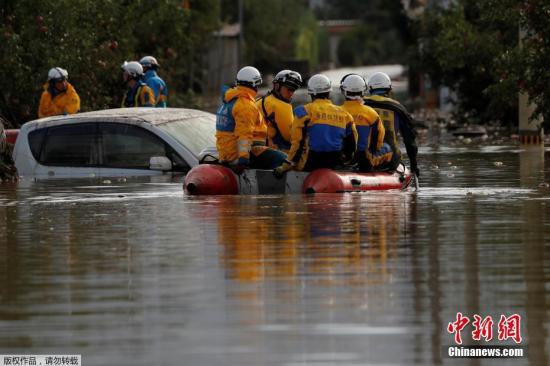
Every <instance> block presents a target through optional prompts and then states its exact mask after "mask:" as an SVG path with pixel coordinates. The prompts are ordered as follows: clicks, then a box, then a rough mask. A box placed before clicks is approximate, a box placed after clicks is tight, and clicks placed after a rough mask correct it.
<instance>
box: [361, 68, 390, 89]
mask: <svg viewBox="0 0 550 366" xmlns="http://www.w3.org/2000/svg"><path fill="white" fill-rule="evenodd" d="M367 85H368V87H369V91H372V90H375V89H391V79H390V77H389V76H388V74H386V73H383V72H375V73H374V74H372V75H371V76H370V77H369V80H368V81H367Z"/></svg>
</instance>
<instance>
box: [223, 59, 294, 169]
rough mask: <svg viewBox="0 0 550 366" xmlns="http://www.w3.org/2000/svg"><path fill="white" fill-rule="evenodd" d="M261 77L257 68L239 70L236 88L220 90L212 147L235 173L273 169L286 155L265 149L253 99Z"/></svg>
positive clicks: (263, 128) (262, 126)
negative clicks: (214, 145)
mask: <svg viewBox="0 0 550 366" xmlns="http://www.w3.org/2000/svg"><path fill="white" fill-rule="evenodd" d="M261 84H262V76H261V74H260V72H259V71H258V69H256V68H255V67H252V66H245V67H243V68H242V69H240V70H239V72H238V73H237V78H236V86H235V87H233V88H227V87H226V88H224V89H223V90H222V105H221V106H220V107H219V108H218V111H217V112H216V148H217V149H218V153H219V159H220V161H221V162H222V164H223V163H225V164H227V165H230V166H231V167H232V168H233V170H234V171H235V172H237V173H241V172H242V171H243V170H244V169H247V168H252V169H273V168H275V167H277V166H279V165H281V164H282V163H283V161H285V159H286V154H285V153H283V152H280V151H277V150H275V149H271V148H269V147H267V146H265V142H266V139H267V126H266V124H265V121H264V119H263V117H262V113H261V112H260V110H259V109H258V107H257V106H256V103H255V100H254V98H255V97H256V93H257V92H258V87H259V86H260V85H261Z"/></svg>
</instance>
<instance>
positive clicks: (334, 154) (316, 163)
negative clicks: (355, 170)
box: [303, 150, 342, 172]
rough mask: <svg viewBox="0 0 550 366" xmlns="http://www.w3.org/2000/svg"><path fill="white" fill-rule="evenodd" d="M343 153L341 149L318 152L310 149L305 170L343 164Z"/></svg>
mask: <svg viewBox="0 0 550 366" xmlns="http://www.w3.org/2000/svg"><path fill="white" fill-rule="evenodd" d="M341 155H342V153H341V152H340V151H329V152H317V151H311V150H310V151H309V153H308V155H307V160H306V164H305V165H304V169H303V170H304V171H306V172H311V171H313V170H315V169H321V168H328V169H334V168H336V167H338V166H341V165H342V157H341Z"/></svg>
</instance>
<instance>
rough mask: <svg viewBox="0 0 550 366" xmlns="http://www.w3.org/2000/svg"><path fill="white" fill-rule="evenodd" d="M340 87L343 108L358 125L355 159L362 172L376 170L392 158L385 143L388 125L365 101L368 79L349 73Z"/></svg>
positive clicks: (388, 146) (390, 150)
mask: <svg viewBox="0 0 550 366" xmlns="http://www.w3.org/2000/svg"><path fill="white" fill-rule="evenodd" d="M340 90H341V91H342V94H343V95H344V97H345V98H346V101H345V102H344V104H343V105H342V108H343V109H344V110H346V111H347V112H348V113H349V114H351V115H352V117H353V120H354V122H355V127H356V128H357V134H358V140H357V152H356V154H355V159H354V160H355V163H357V164H358V166H359V170H360V171H362V172H370V171H373V170H376V169H377V168H378V167H379V166H383V165H384V164H387V163H389V162H391V160H392V157H393V151H392V149H391V147H390V145H388V144H387V143H384V136H385V129H384V125H383V124H382V121H381V120H380V117H379V116H378V113H377V112H376V111H375V110H374V109H372V108H371V107H369V106H366V105H365V104H364V102H363V97H364V95H365V92H366V90H367V83H366V82H365V79H363V78H362V77H361V76H359V75H357V74H348V75H346V76H344V77H343V78H342V80H341V81H340Z"/></svg>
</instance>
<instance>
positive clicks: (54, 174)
mask: <svg viewBox="0 0 550 366" xmlns="http://www.w3.org/2000/svg"><path fill="white" fill-rule="evenodd" d="M29 145H30V149H31V152H32V154H33V156H34V157H35V159H36V161H37V163H38V164H36V166H35V167H34V172H33V173H34V175H35V176H37V177H51V178H68V177H71V178H79V177H96V176H97V175H98V173H99V169H98V150H97V147H98V146H97V124H96V123H67V124H63V125H59V126H52V127H48V128H44V129H37V130H35V131H32V132H31V133H29Z"/></svg>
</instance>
